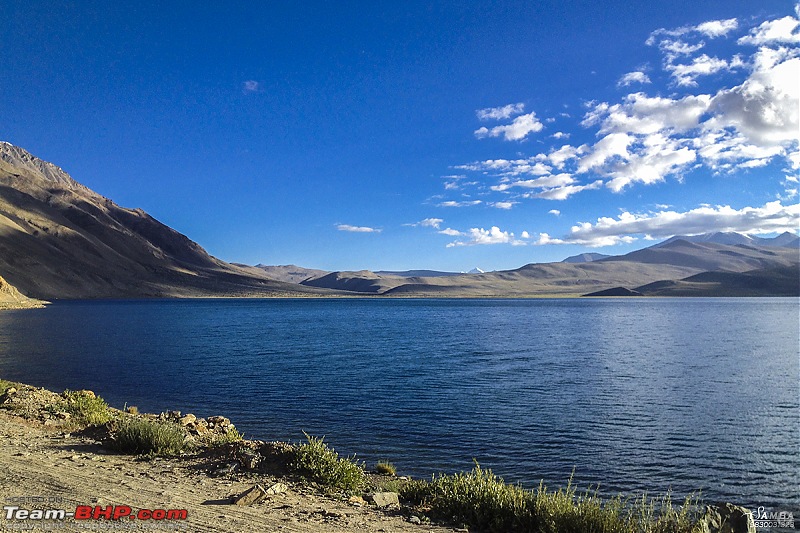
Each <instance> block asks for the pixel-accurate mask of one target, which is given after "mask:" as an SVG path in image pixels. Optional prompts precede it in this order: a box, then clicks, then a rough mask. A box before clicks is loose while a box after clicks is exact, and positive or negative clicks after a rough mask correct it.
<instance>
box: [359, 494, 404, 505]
mask: <svg viewBox="0 0 800 533" xmlns="http://www.w3.org/2000/svg"><path fill="white" fill-rule="evenodd" d="M367 499H368V500H369V501H371V502H372V503H374V504H375V505H376V506H378V507H380V508H381V509H385V508H387V507H400V497H399V496H398V494H397V493H396V492H375V493H373V494H370V495H368V496H367Z"/></svg>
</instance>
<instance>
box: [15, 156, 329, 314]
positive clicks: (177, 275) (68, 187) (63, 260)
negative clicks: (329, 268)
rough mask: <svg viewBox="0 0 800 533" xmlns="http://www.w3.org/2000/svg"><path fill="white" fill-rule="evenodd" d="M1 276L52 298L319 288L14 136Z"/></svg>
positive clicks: (308, 291)
mask: <svg viewBox="0 0 800 533" xmlns="http://www.w3.org/2000/svg"><path fill="white" fill-rule="evenodd" d="M0 275H2V276H3V277H4V278H5V279H6V281H7V282H8V283H9V284H10V285H12V286H14V287H16V288H17V289H18V290H19V291H20V292H21V293H22V294H24V295H26V296H29V297H33V298H39V299H45V300H52V299H58V298H125V297H180V296H254V295H262V296H269V295H308V294H320V291H319V290H315V289H309V288H305V287H301V286H298V285H293V284H287V283H282V282H279V281H275V280H272V279H271V278H269V277H268V276H266V274H263V275H258V274H257V273H254V272H253V271H251V270H249V269H242V268H239V267H236V266H235V265H231V264H229V263H226V262H224V261H221V260H219V259H217V258H215V257H213V256H211V255H210V254H208V252H206V251H205V250H204V249H203V248H202V247H201V246H200V245H199V244H197V243H196V242H194V241H192V240H191V239H189V238H188V237H186V236H185V235H183V234H182V233H180V232H178V231H175V230H174V229H172V228H170V227H169V226H166V225H165V224H163V223H161V222H159V221H158V220H156V219H155V218H153V217H152V216H150V215H149V214H147V213H146V212H145V211H143V210H141V209H129V208H125V207H121V206H119V205H117V204H115V203H114V202H113V201H111V200H109V199H108V198H105V197H103V196H101V195H100V194H98V193H96V192H94V191H92V190H91V189H89V188H87V187H85V186H83V185H81V184H80V183H78V182H77V181H75V180H74V179H73V178H72V177H71V176H70V175H69V174H67V173H66V172H65V171H64V170H63V169H61V168H60V167H57V166H56V165H53V164H52V163H48V162H46V161H43V160H41V159H39V158H37V157H36V156H34V155H32V154H30V153H29V152H27V151H25V150H24V149H22V148H19V147H16V146H14V145H11V144H10V143H7V142H3V143H2V144H0ZM322 292H323V293H324V292H326V291H322ZM328 292H329V291H328Z"/></svg>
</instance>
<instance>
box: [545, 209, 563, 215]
mask: <svg viewBox="0 0 800 533" xmlns="http://www.w3.org/2000/svg"><path fill="white" fill-rule="evenodd" d="M547 214H548V215H553V216H556V217H557V216H561V211H559V210H558V209H551V210H550V211H548V212H547Z"/></svg>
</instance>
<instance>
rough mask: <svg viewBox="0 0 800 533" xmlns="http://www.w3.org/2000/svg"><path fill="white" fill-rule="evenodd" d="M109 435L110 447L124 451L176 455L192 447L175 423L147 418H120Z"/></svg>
mask: <svg viewBox="0 0 800 533" xmlns="http://www.w3.org/2000/svg"><path fill="white" fill-rule="evenodd" d="M111 436H112V447H113V448H115V449H117V450H119V451H121V452H124V453H133V454H149V455H178V454H180V453H183V452H187V451H191V449H192V448H193V447H192V446H191V445H190V444H189V443H187V442H186V436H185V435H184V433H183V431H181V429H180V428H179V427H178V426H177V425H176V424H173V423H171V422H162V421H158V420H151V419H148V418H132V417H128V418H122V419H120V420H119V421H118V422H116V423H115V424H114V427H113V428H112V430H111Z"/></svg>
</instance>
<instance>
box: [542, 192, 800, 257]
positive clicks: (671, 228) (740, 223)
mask: <svg viewBox="0 0 800 533" xmlns="http://www.w3.org/2000/svg"><path fill="white" fill-rule="evenodd" d="M798 227H800V204H793V205H783V204H782V203H781V202H780V201H774V202H768V203H766V204H765V205H764V206H762V207H743V208H741V209H733V208H731V207H730V206H708V205H704V206H701V207H698V208H696V209H692V210H690V211H685V212H682V213H681V212H676V211H659V212H656V213H647V214H634V213H630V212H628V211H623V212H622V213H621V214H620V215H619V216H618V217H617V218H611V217H601V218H598V219H597V222H596V223H594V224H592V223H589V222H583V223H580V224H578V225H576V226H573V227H572V228H571V230H570V233H569V235H567V236H565V237H563V238H561V239H553V238H551V237H550V236H549V235H547V234H542V235H540V237H539V241H538V242H537V244H582V245H584V246H590V247H600V246H609V245H612V244H618V243H621V242H632V241H633V240H635V237H634V236H635V235H649V236H651V237H660V238H666V237H671V236H673V235H699V234H701V233H709V232H715V231H723V232H727V231H735V232H739V233H749V234H763V233H780V232H784V231H797V228H798Z"/></svg>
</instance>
